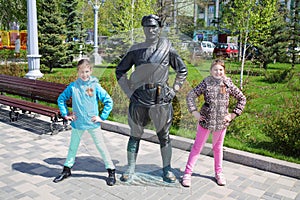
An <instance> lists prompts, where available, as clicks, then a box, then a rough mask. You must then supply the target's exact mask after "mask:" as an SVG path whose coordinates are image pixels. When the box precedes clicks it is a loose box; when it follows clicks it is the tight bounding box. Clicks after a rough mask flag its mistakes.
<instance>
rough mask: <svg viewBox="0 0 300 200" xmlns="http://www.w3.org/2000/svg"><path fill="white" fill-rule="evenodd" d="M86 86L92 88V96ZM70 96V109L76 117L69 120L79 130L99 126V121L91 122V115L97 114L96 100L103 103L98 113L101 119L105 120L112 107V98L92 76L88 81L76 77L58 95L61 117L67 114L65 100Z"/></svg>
mask: <svg viewBox="0 0 300 200" xmlns="http://www.w3.org/2000/svg"><path fill="white" fill-rule="evenodd" d="M88 88H92V89H93V96H89V95H88V94H87V92H86V90H87V89H88ZM71 97H72V109H73V110H72V111H73V113H74V114H75V116H76V119H75V120H73V121H72V122H71V126H72V127H73V128H75V129H79V130H87V129H94V128H98V127H99V126H100V123H99V122H96V123H94V122H92V121H91V118H92V117H93V116H99V108H98V101H101V102H102V103H103V104H104V108H103V110H102V113H101V115H100V118H101V119H102V120H106V119H107V117H108V115H109V113H110V112H111V110H112V108H113V100H112V98H111V97H110V96H109V94H108V93H107V92H106V91H105V90H104V89H103V88H102V87H101V85H100V84H99V80H98V79H97V78H95V77H93V76H91V77H90V79H89V80H88V81H83V80H82V79H80V78H78V79H77V80H76V81H74V82H72V83H70V84H69V85H68V87H67V88H66V89H65V90H64V91H63V92H62V93H61V94H60V95H59V97H58V99H57V103H58V107H59V110H60V113H61V115H62V116H63V117H65V116H67V115H68V114H69V111H68V107H67V104H66V102H67V101H68V100H69V99H70V98H71Z"/></svg>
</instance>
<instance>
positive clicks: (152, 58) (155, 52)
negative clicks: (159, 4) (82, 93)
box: [116, 38, 187, 107]
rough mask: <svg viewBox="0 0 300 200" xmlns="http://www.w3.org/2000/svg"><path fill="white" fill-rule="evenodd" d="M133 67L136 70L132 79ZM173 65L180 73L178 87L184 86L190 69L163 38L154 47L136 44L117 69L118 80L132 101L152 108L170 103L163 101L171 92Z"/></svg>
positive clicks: (176, 81)
mask: <svg viewBox="0 0 300 200" xmlns="http://www.w3.org/2000/svg"><path fill="white" fill-rule="evenodd" d="M132 66H134V71H133V72H132V73H131V74H130V78H128V76H129V74H128V73H129V72H130V70H131V68H132ZM169 66H171V67H172V68H173V69H174V70H175V72H176V78H175V82H174V85H175V84H178V85H180V86H181V85H182V83H183V82H184V80H185V79H186V76H187V69H186V66H185V64H184V62H183V60H182V59H181V58H180V56H179V55H178V54H177V52H176V50H175V49H174V48H173V47H172V46H171V43H170V42H169V41H168V40H167V39H164V38H162V39H160V40H159V42H158V44H157V46H154V48H153V47H152V48H151V47H149V45H147V44H146V43H145V42H144V43H139V44H136V45H133V46H132V47H131V48H130V49H129V51H128V52H127V53H126V55H125V56H124V57H123V58H122V60H121V62H120V64H119V65H118V66H117V69H116V77H117V80H118V83H119V85H120V87H121V88H122V90H123V91H124V92H125V94H126V95H127V96H128V97H129V98H130V101H131V102H133V103H136V104H139V105H142V106H146V107H151V106H153V105H155V104H164V103H166V102H164V101H163V98H164V96H165V95H166V93H167V92H168V90H170V87H169V86H168V78H169ZM158 90H160V91H158ZM168 103H169V102H168Z"/></svg>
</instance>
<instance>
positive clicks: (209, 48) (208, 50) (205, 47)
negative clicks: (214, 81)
mask: <svg viewBox="0 0 300 200" xmlns="http://www.w3.org/2000/svg"><path fill="white" fill-rule="evenodd" d="M215 46H216V45H215V44H214V43H212V42H209V41H202V42H201V43H200V48H201V53H202V55H204V56H212V55H213V51H214V48H215Z"/></svg>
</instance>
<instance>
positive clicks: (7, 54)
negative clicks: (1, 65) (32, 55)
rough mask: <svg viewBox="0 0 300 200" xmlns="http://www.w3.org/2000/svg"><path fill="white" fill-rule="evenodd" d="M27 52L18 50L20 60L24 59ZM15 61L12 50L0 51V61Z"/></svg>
mask: <svg viewBox="0 0 300 200" xmlns="http://www.w3.org/2000/svg"><path fill="white" fill-rule="evenodd" d="M26 56H27V52H26V50H23V49H21V50H20V57H19V58H18V59H19V60H20V59H24V60H25V59H26ZM14 59H15V51H14V50H13V49H2V50H0V60H3V61H8V60H14Z"/></svg>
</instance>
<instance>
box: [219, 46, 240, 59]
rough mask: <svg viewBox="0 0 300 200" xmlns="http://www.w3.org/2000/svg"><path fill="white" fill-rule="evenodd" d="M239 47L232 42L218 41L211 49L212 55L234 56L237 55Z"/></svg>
mask: <svg viewBox="0 0 300 200" xmlns="http://www.w3.org/2000/svg"><path fill="white" fill-rule="evenodd" d="M238 54H239V49H238V46H237V45H236V44H233V43H218V44H216V47H215V48H214V51H213V57H215V58H216V57H224V58H236V57H238Z"/></svg>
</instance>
